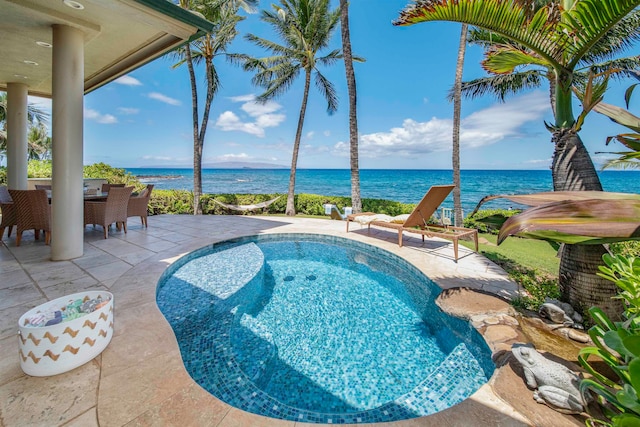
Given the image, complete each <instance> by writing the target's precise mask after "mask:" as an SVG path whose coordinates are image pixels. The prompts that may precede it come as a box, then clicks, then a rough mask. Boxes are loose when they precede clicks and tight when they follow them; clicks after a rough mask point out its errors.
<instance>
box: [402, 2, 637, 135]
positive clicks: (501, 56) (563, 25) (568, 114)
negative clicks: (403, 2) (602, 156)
mask: <svg viewBox="0 0 640 427" xmlns="http://www.w3.org/2000/svg"><path fill="white" fill-rule="evenodd" d="M639 4H640V1H638V0H562V1H552V2H549V3H548V4H546V5H544V6H542V7H538V4H537V2H536V1H534V0H513V1H504V0H467V1H457V2H453V1H451V2H450V1H447V0H417V1H416V2H415V4H413V5H411V6H409V7H408V8H407V9H405V10H404V11H403V12H402V13H401V15H400V17H399V18H398V20H397V21H396V22H395V24H396V25H410V24H415V23H418V22H426V21H455V22H466V23H468V24H471V25H473V26H477V27H479V28H483V29H485V30H488V31H491V32H493V33H496V34H498V35H501V36H504V37H505V43H504V44H500V45H496V46H494V48H492V49H490V50H489V51H488V52H487V54H486V57H485V60H484V61H483V66H484V67H485V68H486V69H487V70H489V71H491V72H494V73H510V72H512V71H513V70H514V69H515V68H516V67H518V66H525V65H540V66H543V67H545V68H549V69H551V70H553V72H554V74H555V81H556V83H557V85H558V86H557V89H556V90H557V92H556V96H557V98H556V102H557V104H558V108H557V110H556V112H555V119H556V123H555V125H556V126H557V127H559V128H569V127H571V126H572V125H573V123H574V120H575V119H574V116H573V111H572V108H571V84H572V82H573V72H574V71H575V69H576V67H578V66H579V65H580V64H581V63H583V62H584V61H588V62H595V61H597V60H599V59H605V58H607V57H610V56H611V55H612V54H614V53H615V52H616V51H619V50H622V49H624V48H627V47H629V44H630V43H632V42H633V40H628V39H620V38H619V39H618V40H617V41H616V44H614V45H612V44H611V43H612V41H613V40H614V39H613V36H614V35H615V33H612V32H611V31H610V30H612V29H613V28H616V25H617V24H618V23H620V21H623V20H625V19H630V20H631V19H635V20H636V21H637V11H636V12H634V9H635V8H636V7H637V6H638V5H639ZM536 10H537V11H536ZM532 11H535V12H532ZM617 28H620V27H617ZM635 28H637V27H635ZM635 34H636V35H635V37H637V34H638V32H637V31H635ZM603 46H608V47H609V48H608V49H604V48H603Z"/></svg>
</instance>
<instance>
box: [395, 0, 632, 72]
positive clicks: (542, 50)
mask: <svg viewBox="0 0 640 427" xmlns="http://www.w3.org/2000/svg"><path fill="white" fill-rule="evenodd" d="M626 1H629V0H626ZM427 21H452V22H462V23H467V24H469V25H472V26H475V27H479V28H483V29H485V30H488V31H491V32H494V33H496V34H499V35H501V36H504V37H506V38H508V39H510V40H512V41H513V42H515V43H516V44H518V45H521V46H523V47H525V48H527V49H530V50H532V51H533V52H535V53H536V54H538V55H540V57H542V58H543V59H545V60H547V61H548V62H549V63H550V64H551V65H552V66H553V67H554V68H557V69H559V68H562V67H563V66H564V62H565V58H564V49H565V47H566V45H567V44H568V43H569V42H570V41H571V40H570V38H569V37H568V35H567V34H565V33H564V32H558V31H556V28H557V25H558V17H557V13H555V11H554V8H553V4H550V5H548V6H545V7H542V8H540V9H538V10H537V12H535V14H533V16H531V14H530V11H529V9H526V8H525V7H523V5H522V4H521V3H519V2H515V1H514V2H512V1H502V0H478V1H474V0H458V1H453V0H417V1H416V2H415V3H414V4H412V5H410V6H408V7H407V8H406V9H405V10H403V11H402V12H401V13H400V17H399V18H398V19H397V20H396V21H395V22H394V25H412V24H416V23H419V22H427Z"/></svg>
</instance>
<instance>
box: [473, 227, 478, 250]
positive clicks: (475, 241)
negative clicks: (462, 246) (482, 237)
mask: <svg viewBox="0 0 640 427" xmlns="http://www.w3.org/2000/svg"><path fill="white" fill-rule="evenodd" d="M473 241H474V243H475V244H476V252H478V232H477V231H476V232H475V233H473Z"/></svg>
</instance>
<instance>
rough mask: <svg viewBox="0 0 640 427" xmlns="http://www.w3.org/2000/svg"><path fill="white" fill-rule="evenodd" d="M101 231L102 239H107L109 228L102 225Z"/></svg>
mask: <svg viewBox="0 0 640 427" xmlns="http://www.w3.org/2000/svg"><path fill="white" fill-rule="evenodd" d="M102 231H104V238H105V239H107V238H108V237H109V227H108V226H107V225H103V226H102Z"/></svg>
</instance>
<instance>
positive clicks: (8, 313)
mask: <svg viewBox="0 0 640 427" xmlns="http://www.w3.org/2000/svg"><path fill="white" fill-rule="evenodd" d="M46 301H47V300H46V299H45V298H44V297H39V298H37V299H35V300H31V301H29V302H25V303H23V304H18V305H15V306H13V307H8V308H3V309H1V311H0V313H1V314H2V315H0V339H3V338H6V337H9V336H11V337H15V336H17V333H18V320H19V319H20V316H22V315H23V314H24V313H26V312H27V311H29V310H31V309H32V308H33V307H36V306H38V305H40V304H43V303H45V302H46ZM16 351H17V350H16Z"/></svg>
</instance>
